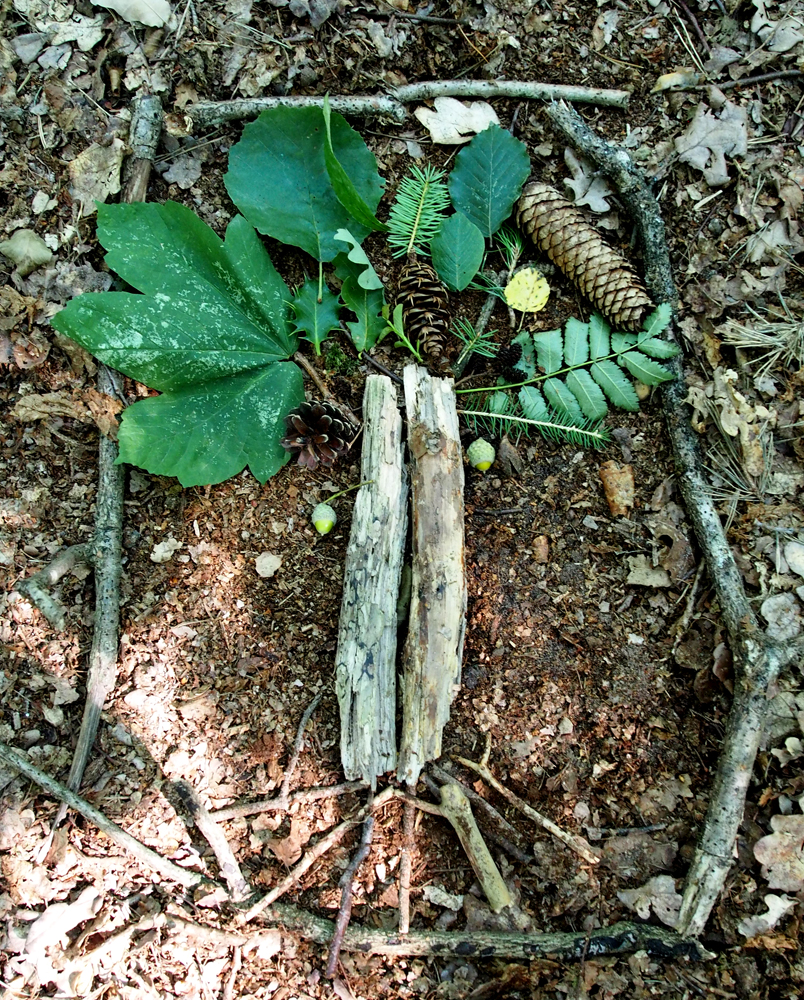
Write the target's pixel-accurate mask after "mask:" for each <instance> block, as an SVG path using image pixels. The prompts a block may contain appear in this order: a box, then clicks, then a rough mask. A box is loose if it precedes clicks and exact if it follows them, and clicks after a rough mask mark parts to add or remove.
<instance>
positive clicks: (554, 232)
mask: <svg viewBox="0 0 804 1000" xmlns="http://www.w3.org/2000/svg"><path fill="white" fill-rule="evenodd" d="M517 221H518V223H519V227H520V229H521V230H522V231H523V232H524V233H526V234H527V235H528V236H529V237H530V238H531V239H532V240H533V242H534V243H535V244H536V246H537V247H539V248H540V249H541V250H543V251H544V253H546V254H547V256H548V257H549V258H550V260H551V261H552V262H553V263H554V264H555V265H556V267H558V268H560V269H561V270H562V271H563V272H564V274H566V276H567V277H568V278H569V279H570V281H573V282H574V283H575V284H576V285H577V286H578V288H580V290H581V291H582V292H583V294H584V295H585V296H586V297H587V298H588V299H589V301H590V302H592V303H593V304H594V305H595V306H596V307H597V308H598V309H599V310H600V311H601V312H602V313H603V315H604V316H607V317H608V318H609V319H610V320H611V321H612V322H613V323H614V324H615V325H616V326H617V327H619V328H620V329H624V330H638V329H639V328H640V326H641V325H642V320H643V318H644V316H645V312H646V310H647V309H649V308H652V305H653V304H652V302H651V300H650V298H649V297H648V293H647V292H646V291H645V288H644V286H643V284H642V282H641V281H640V280H639V277H638V276H637V274H636V272H635V271H634V269H633V267H632V266H631V265H630V264H629V263H628V261H627V260H625V258H624V257H621V256H620V255H619V254H618V253H617V251H616V250H613V249H612V248H611V247H610V246H609V245H608V244H607V243H604V242H603V239H602V237H601V236H600V234H599V233H598V231H597V230H596V229H595V228H594V227H593V226H591V225H590V224H589V223H588V222H587V221H586V219H585V218H584V216H583V214H582V213H581V211H580V210H579V209H577V208H576V207H575V206H574V205H573V204H572V203H571V202H569V201H567V200H566V198H562V196H561V195H560V194H559V193H558V191H556V190H555V188H552V187H550V186H549V185H547V184H540V183H538V182H537V181H531V182H530V183H529V184H526V185H525V187H524V188H523V190H522V196H521V197H520V199H519V204H518V206H517Z"/></svg>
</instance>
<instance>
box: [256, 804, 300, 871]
mask: <svg viewBox="0 0 804 1000" xmlns="http://www.w3.org/2000/svg"><path fill="white" fill-rule="evenodd" d="M309 839H310V831H309V829H308V827H307V824H306V823H303V822H302V821H301V820H300V819H297V818H296V817H295V816H294V817H293V818H292V819H291V821H290V833H289V834H288V835H287V837H282V838H281V839H277V840H269V841H267V842H266V845H265V846H266V847H267V848H268V849H269V850H270V851H272V852H273V853H274V854H275V855H276V857H277V859H278V860H279V861H281V862H282V864H283V865H287V866H288V868H290V866H291V865H294V864H295V863H296V862H297V861H298V860H299V858H300V857H301V856H302V849H303V847H304V845H305V844H306V843H307V841H308V840H309Z"/></svg>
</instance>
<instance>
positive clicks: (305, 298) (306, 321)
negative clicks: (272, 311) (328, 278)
mask: <svg viewBox="0 0 804 1000" xmlns="http://www.w3.org/2000/svg"><path fill="white" fill-rule="evenodd" d="M291 306H292V307H293V312H294V315H295V317H296V332H297V333H298V334H299V336H301V337H303V338H304V339H305V340H309V341H310V343H311V344H312V345H313V347H314V348H315V353H316V354H320V353H321V344H322V343H323V341H325V340H326V339H327V336H328V335H329V334H330V333H331V332H332V331H333V330H338V329H340V318H339V313H340V307H341V303H340V300H339V299H338V296H337V295H335V294H334V293H333V292H331V291H330V290H329V288H328V287H327V286H326V285H324V286H323V287H322V289H321V301H320V302H319V301H318V281H317V280H316V279H315V278H308V279H307V281H305V283H304V284H303V285H302V286H301V288H297V289H296V294H295V295H294V296H293V300H292V302H291Z"/></svg>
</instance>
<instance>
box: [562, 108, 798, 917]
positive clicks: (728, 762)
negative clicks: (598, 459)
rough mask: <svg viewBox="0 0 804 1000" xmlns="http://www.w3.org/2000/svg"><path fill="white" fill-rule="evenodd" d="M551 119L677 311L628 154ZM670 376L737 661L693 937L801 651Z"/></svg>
mask: <svg viewBox="0 0 804 1000" xmlns="http://www.w3.org/2000/svg"><path fill="white" fill-rule="evenodd" d="M548 114H549V116H550V118H551V120H552V122H553V124H554V125H555V127H556V129H557V130H558V131H559V132H560V133H561V135H562V136H563V137H564V138H565V139H567V140H568V141H569V142H570V143H572V145H573V146H575V148H576V149H578V150H579V151H580V152H582V153H583V154H584V155H585V156H586V157H587V158H588V159H589V160H591V161H592V162H593V163H594V164H595V166H596V167H597V169H598V170H599V171H600V173H601V174H602V175H603V176H604V177H605V178H606V179H607V180H608V181H610V182H611V183H612V184H613V185H614V186H615V187H616V189H617V190H618V192H619V194H620V197H621V198H622V201H623V203H624V205H625V207H626V209H627V211H628V212H629V214H630V216H631V218H632V219H633V221H634V224H635V228H636V231H637V235H638V238H639V241H640V243H641V249H642V254H643V258H644V262H645V285H646V287H647V289H648V292H649V293H650V294H651V296H652V298H653V300H654V301H655V302H669V303H670V304H671V305H672V306H673V308H674V309H675V308H676V304H677V293H676V287H675V282H674V280H673V271H672V265H671V263H670V253H669V250H668V247H667V240H666V237H665V230H664V221H663V219H662V216H661V212H660V209H659V204H658V202H657V201H656V198H655V197H654V195H653V193H652V192H651V191H650V189H649V188H648V185H647V184H646V182H645V180H644V178H643V176H642V174H641V172H640V171H639V170H638V169H637V167H635V166H634V164H633V162H632V161H631V159H630V157H629V156H628V154H627V153H626V151H625V150H623V149H619V148H617V147H614V146H610V145H609V144H608V143H607V142H605V141H604V140H603V139H601V138H600V137H599V136H598V135H596V133H594V132H593V131H592V130H591V129H590V128H589V127H588V125H586V123H585V122H584V121H583V120H582V119H581V118H580V116H579V115H578V114H577V113H576V112H575V111H574V110H573V109H572V108H570V107H569V106H568V105H566V104H557V103H556V104H553V105H551V106H550V107H549V108H548ZM671 365H672V367H673V369H674V374H675V376H676V377H675V379H674V380H673V381H672V382H665V383H664V385H663V387H662V406H663V409H664V414H665V420H666V421H667V428H668V432H669V435H670V441H671V444H672V447H673V454H674V457H675V466H676V477H677V481H678V484H679V488H680V490H681V495H682V497H683V499H684V506H685V508H686V511H687V514H688V516H689V518H690V521H691V522H692V525H693V528H694V530H695V536H696V538H697V541H698V544H699V545H700V547H701V550H702V552H703V553H704V556H705V558H706V563H707V567H708V569H709V576H710V579H711V581H712V585H713V587H714V589H715V593H716V594H717V598H718V603H719V605H720V612H721V614H722V616H723V621H724V624H725V626H726V631H727V633H728V637H729V647H730V649H731V653H732V657H733V659H734V673H735V685H734V696H733V699H732V707H731V711H730V713H729V720H728V723H727V727H726V737H725V740H724V743H723V750H722V751H721V755H720V761H719V764H718V770H717V774H716V776H715V780H714V782H713V785H712V791H711V794H710V798H709V807H708V809H707V813H706V819H705V821H704V826H703V830H702V831H701V835H700V839H699V842H698V847H697V849H696V851H695V855H694V857H693V860H692V864H691V865H690V868H689V871H688V872H687V879H686V883H685V886H684V894H683V898H682V903H681V911H680V914H679V923H678V930H679V932H680V933H681V934H684V935H688V936H697V935H699V934H700V933H701V932H702V931H703V929H704V927H705V925H706V922H707V920H708V919H709V915H710V913H711V911H712V907H713V906H714V904H715V902H716V901H717V898H718V896H719V895H720V892H721V891H722V889H723V886H724V885H725V883H726V878H727V876H728V873H729V871H730V870H731V867H732V865H733V863H734V844H735V842H736V838H737V831H738V829H739V826H740V823H741V822H742V818H743V812H744V809H745V800H746V796H747V793H748V785H749V782H750V780H751V775H752V773H753V767H754V761H755V760H756V755H757V751H758V749H759V745H760V741H761V739H762V735H763V732H764V730H765V726H766V723H767V714H768V706H769V704H770V701H769V698H768V691H769V690H770V688H771V687H772V685H773V683H774V682H775V680H776V678H777V677H778V675H779V671H780V670H781V669H782V667H783V666H785V665H786V664H787V663H789V662H791V660H793V659H794V658H795V657H796V656H797V655H799V654H800V650H799V649H797V648H796V647H795V645H793V644H785V643H779V642H776V641H773V640H771V639H769V638H768V637H767V636H766V635H765V634H764V633H763V631H762V629H761V628H760V625H759V623H758V621H757V619H756V616H755V614H754V611H753V608H752V607H751V604H750V602H749V600H748V598H747V596H746V593H745V588H744V586H743V581H742V576H741V575H740V571H739V569H738V568H737V564H736V562H735V560H734V554H733V553H732V550H731V547H730V545H729V543H728V539H727V538H726V533H725V531H724V529H723V525H722V523H721V520H720V516H719V515H718V512H717V510H716V509H715V505H714V503H713V501H712V493H711V490H710V488H709V484H708V483H707V481H706V476H705V473H704V462H703V458H702V455H701V448H700V442H699V440H698V436H697V434H696V433H695V432H694V431H693V429H692V426H691V422H690V410H689V407H688V406H687V405H686V403H685V402H684V400H685V396H686V384H685V381H684V372H683V368H682V358H681V355H679V356H678V357H677V358H675V359H674V360H673V361H672V362H671Z"/></svg>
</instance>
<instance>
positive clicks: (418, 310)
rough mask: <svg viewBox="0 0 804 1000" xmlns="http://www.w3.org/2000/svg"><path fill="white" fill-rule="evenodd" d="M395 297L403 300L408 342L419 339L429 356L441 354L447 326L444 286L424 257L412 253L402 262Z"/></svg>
mask: <svg viewBox="0 0 804 1000" xmlns="http://www.w3.org/2000/svg"><path fill="white" fill-rule="evenodd" d="M397 300H398V301H399V302H401V304H402V315H403V317H404V320H405V332H406V333H407V335H408V337H409V338H410V340H411V342H412V343H414V344H415V343H416V341H418V342H419V344H420V345H421V349H422V350H423V351H424V353H425V354H427V355H428V356H429V357H431V358H433V359H437V358H440V357H441V355H442V354H443V353H444V346H445V344H446V340H447V331H448V327H449V313H448V311H447V290H446V289H445V288H444V286H443V285H442V284H441V281H440V280H439V277H438V275H437V274H436V272H435V271H434V270H433V268H432V267H430V265H429V264H428V263H427V262H426V261H423V260H420V259H419V258H418V257H414V258H413V259H412V260H409V261H408V263H407V264H405V266H404V267H403V269H402V274H401V275H400V277H399V294H398V298H397Z"/></svg>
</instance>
